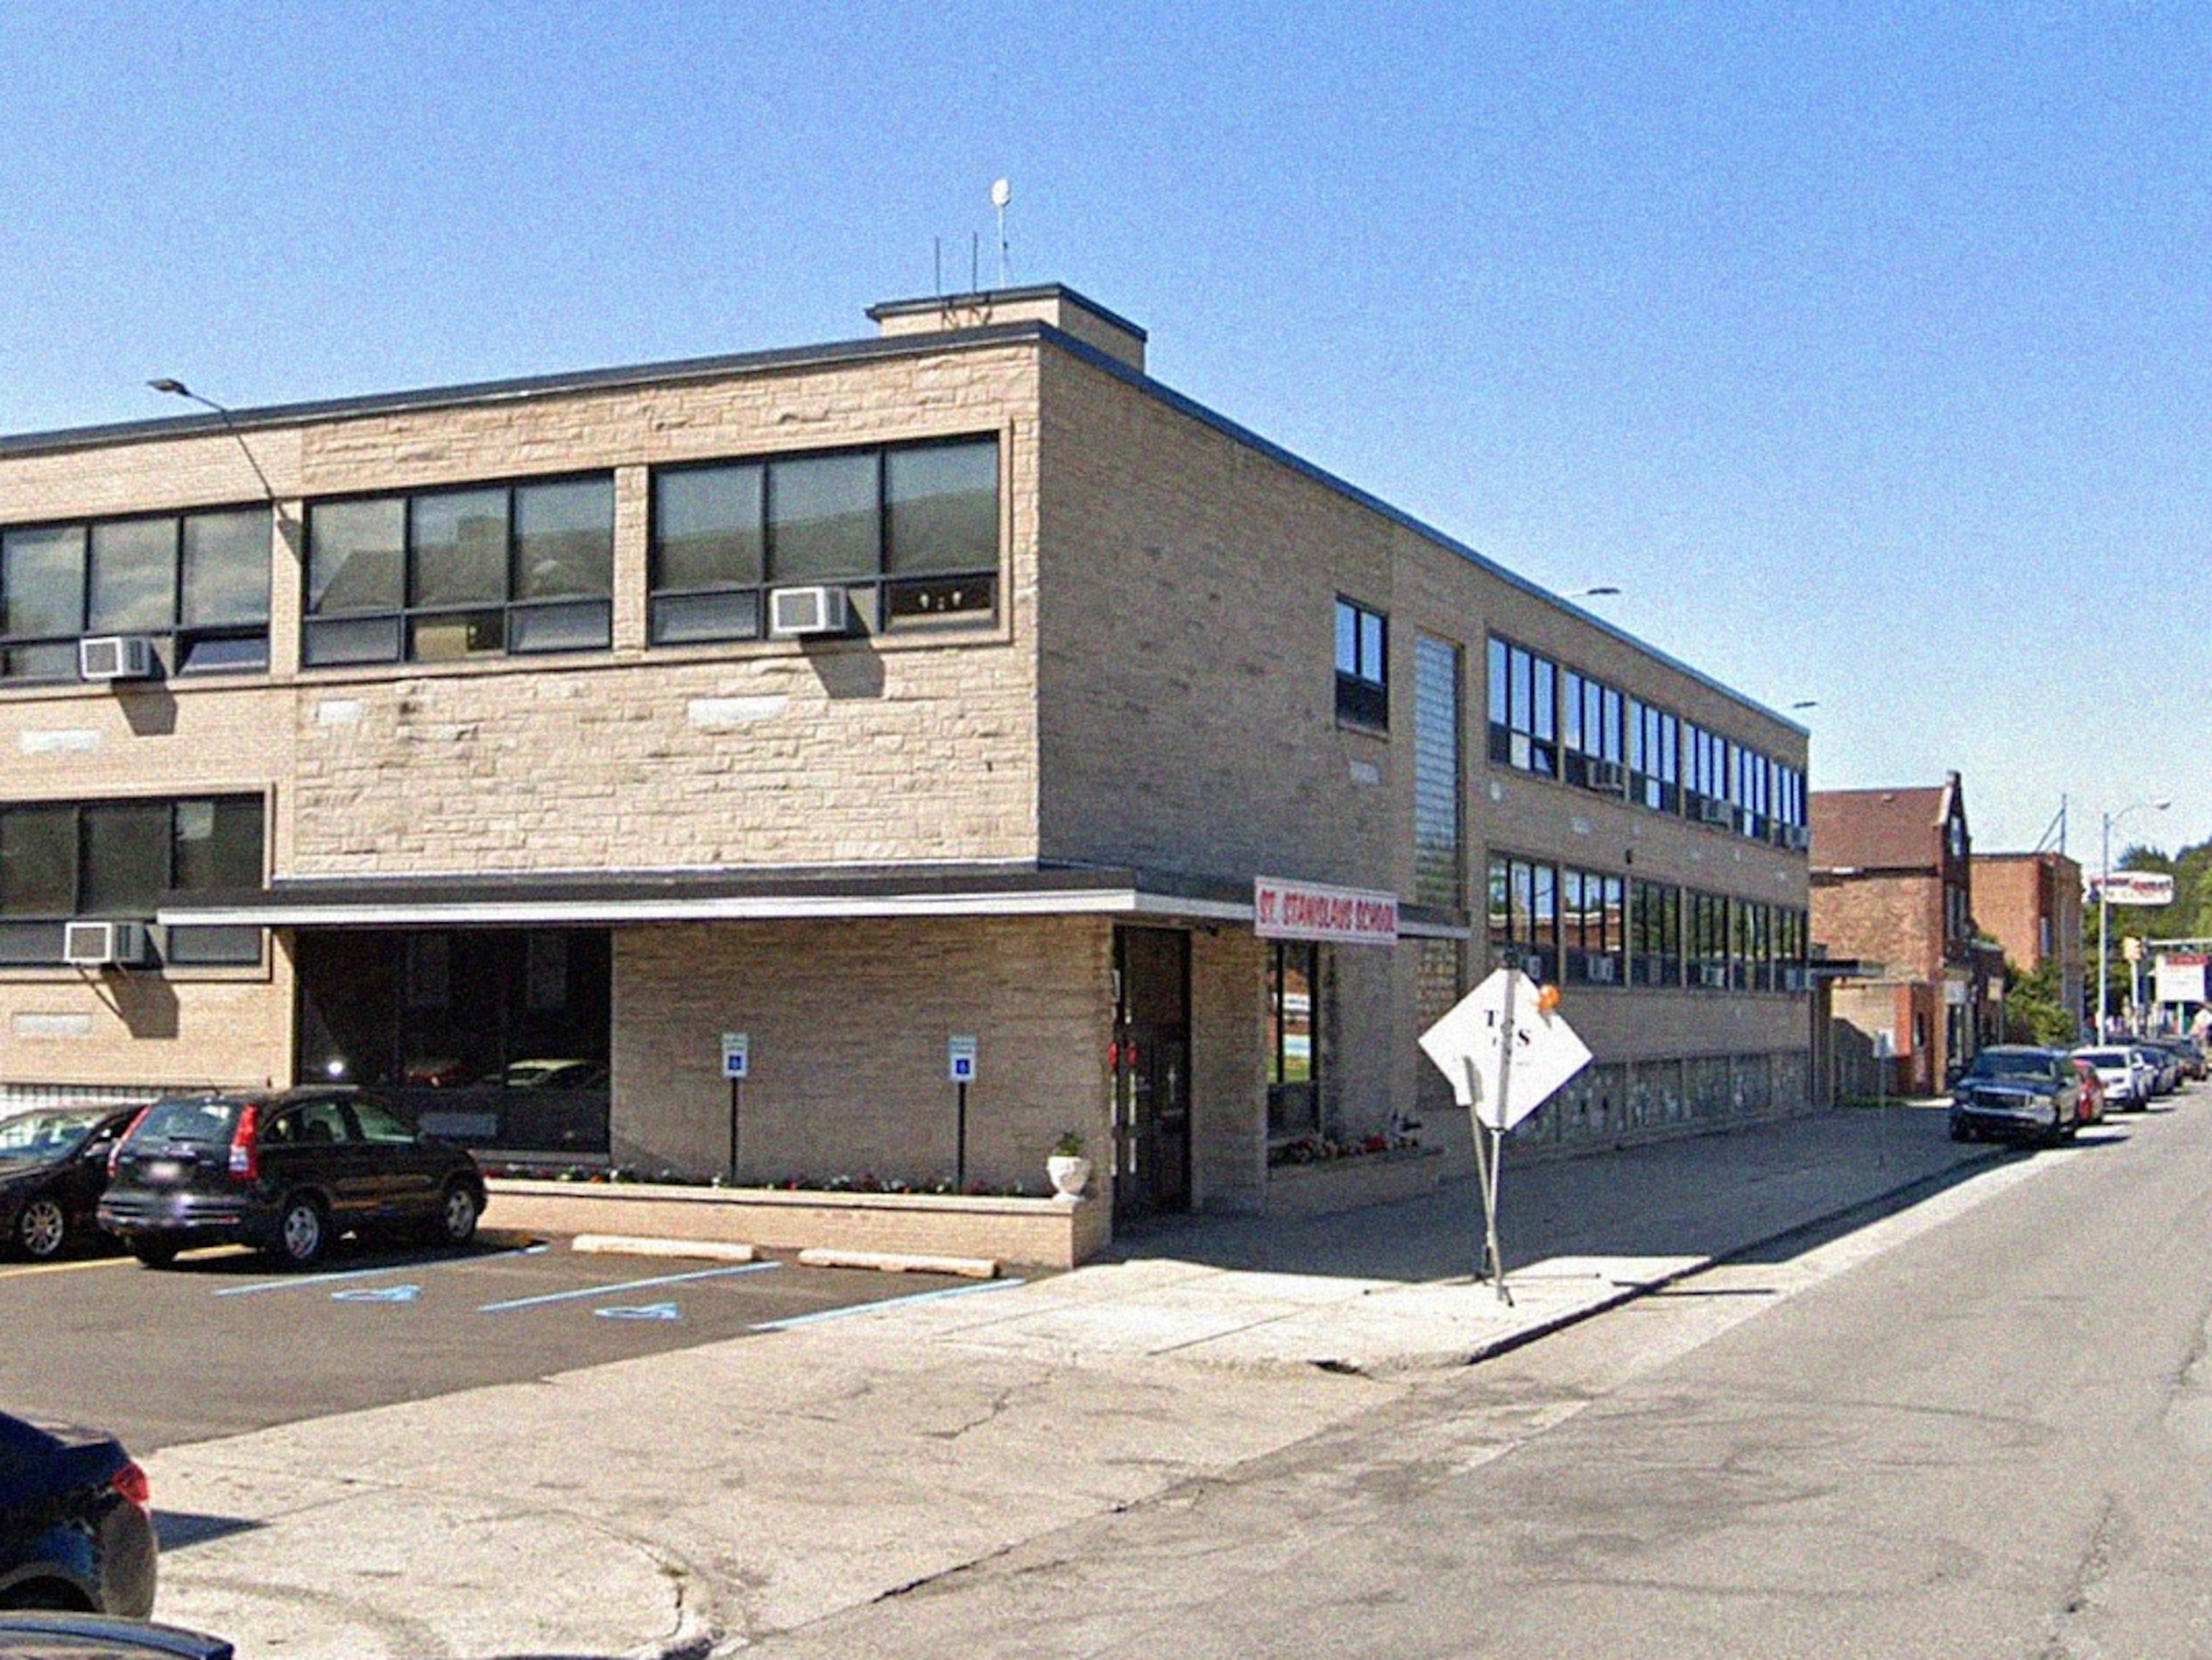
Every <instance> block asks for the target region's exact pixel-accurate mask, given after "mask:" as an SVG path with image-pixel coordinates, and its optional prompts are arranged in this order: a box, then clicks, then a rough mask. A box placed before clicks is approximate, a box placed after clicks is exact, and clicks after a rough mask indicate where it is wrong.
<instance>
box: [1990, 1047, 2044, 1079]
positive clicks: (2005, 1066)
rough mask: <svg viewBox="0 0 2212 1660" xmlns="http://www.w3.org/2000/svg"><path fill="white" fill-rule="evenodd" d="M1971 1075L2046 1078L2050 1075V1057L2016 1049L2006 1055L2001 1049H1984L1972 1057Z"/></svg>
mask: <svg viewBox="0 0 2212 1660" xmlns="http://www.w3.org/2000/svg"><path fill="white" fill-rule="evenodd" d="M1973 1075H1974V1076H1975V1077H1977V1078H2048V1077H2050V1076H2051V1059H2050V1057H2049V1056H2048V1055H2036V1054H2033V1053H2023V1052H2021V1051H2018V1050H2015V1051H2014V1052H2013V1053H2011V1054H2009V1055H2008V1054H2006V1053H2004V1052H2003V1051H2002V1050H1998V1049H1984V1050H1983V1051H1982V1052H1981V1053H1980V1054H1979V1055H1976V1056H1975V1057H1974V1068H1973Z"/></svg>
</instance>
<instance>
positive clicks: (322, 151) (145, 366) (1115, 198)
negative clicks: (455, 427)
mask: <svg viewBox="0 0 2212 1660" xmlns="http://www.w3.org/2000/svg"><path fill="white" fill-rule="evenodd" d="M0 77H4V79H3V80H0V155H5V156H6V158H7V165H6V167H5V168H4V170H0V199H4V201H5V204H6V208H7V215H6V218H7V223H8V225H9V232H10V234H9V238H8V246H9V247H10V248H12V250H13V253H12V255H11V257H10V258H9V260H8V280H7V283H6V285H5V288H4V290H0V431H9V432H17V431H25V430H32V429H46V428H52V427H61V426H73V425H79V424H83V423H94V422H102V421H112V420H117V419H124V418H131V417H144V416H151V415H155V414H161V413H167V412H173V410H174V409H175V406H174V405H173V404H166V403H165V402H164V401H163V400H161V399H158V398H155V396H154V395H153V394H151V393H149V392H145V391H144V390H143V385H142V383H143V381H144V380H145V379H146V378H147V377H148V376H149V375H155V374H173V375H177V376H179V377H181V378H183V379H185V380H187V381H189V382H191V385H192V386H194V387H195V388H197V389H198V390H201V391H204V392H207V393H209V394H210V395H211V396H213V397H216V398H221V399H222V400H224V401H225V402H228V403H232V404H256V403H269V402H280V401H288V400H292V399H298V398H320V397H325V396H336V395H339V394H344V393H350V392H371V391H376V390H381V389H389V388H397V387H402V386H416V385H422V384H429V383H438V382H443V381H451V380H467V379H473V378H480V377H487V376H499V375H508V374H530V373H535V372H539V371H545V370H552V369H559V368H578V367H585V366H590V365H596V364H607V363H619V362H640V361H646V360H650V359H653V358H658V357H664V356H684V355H690V354H697V353H708V352H720V351H734V350H748V349H752V348H757V347H766V346H775V345H784V344H799V343H801V342H806V341H813V340H822V339H833V338H843V337H852V336H854V335H857V334H860V333H864V332H866V331H867V325H866V323H865V321H864V320H863V319H862V318H861V316H860V312H861V309H862V307H865V306H866V305H867V304H868V303H870V302H871V301H875V300H878V299H882V298H886V297H890V296H893V295H910V294H915V293H921V292H927V290H928V289H929V288H930V286H931V282H932V271H931V240H932V238H933V237H934V236H939V235H941V236H943V237H944V238H945V246H946V249H947V265H948V267H949V268H950V269H949V272H948V275H950V276H954V277H964V276H965V272H966V267H967V247H968V238H969V234H970V233H971V232H973V231H976V230H979V229H980V230H985V231H986V232H987V228H988V225H989V221H990V210H989V208H988V205H987V199H986V193H987V189H988V187H989V185H990V181H991V180H992V179H994V178H995V177H998V176H1000V175H1001V174H1005V175H1007V176H1010V177H1011V178H1012V180H1013V183H1014V189H1015V202H1014V206H1013V210H1012V215H1011V216H1010V230H1011V234H1012V240H1013V256H1012V271H1013V276H1014V277H1015V279H1016V280H1017V281H1037V280H1043V279H1048V278H1051V279H1058V280H1061V281H1065V282H1068V283H1073V284H1074V285H1075V286H1077V287H1079V288H1081V289H1085V291H1087V292H1088V293H1090V294H1091V295H1093V296H1095V297H1096V298H1097V299H1098V300H1099V301H1102V302H1103V303H1104V304H1106V305H1108V306H1109V307H1114V308H1115V309H1116V310H1119V311H1121V312H1123V313H1126V314H1127V315H1129V316H1131V317H1133V318H1134V319H1136V320H1137V321H1139V322H1140V323H1142V324H1144V325H1146V327H1148V328H1149V329H1150V330H1151V331H1152V367H1153V369H1154V372H1155V373H1156V374H1158V375H1159V376H1160V377H1161V378H1162V379H1164V380H1167V381H1168V382H1169V383H1170V384H1171V385H1173V386H1176V387H1177V388H1179V389H1180V390H1182V391H1183V392H1188V393H1189V394H1190V395H1192V396H1194V397H1196V398H1199V399H1200V400H1201V401H1203V402H1205V403H1207V404H1211V405H1212V406H1213V407H1215V408H1217V409H1218V410H1222V411H1224V412H1225V413H1226V414H1228V415H1230V416H1231V417H1235V418H1236V419H1237V420H1240V421H1243V422H1244V423H1248V424H1249V425H1251V426H1253V427H1255V428H1256V429H1259V430H1260V431H1261V432H1263V433H1266V434H1267V435H1269V436H1271V437H1273V438H1275V439H1277V440H1279V441H1281V442H1283V443H1285V444H1286V445H1288V446H1290V447H1291V448H1293V449H1295V450H1297V451H1299V452H1300V453H1304V454H1305V455H1307V456H1309V457H1310V458H1311V459H1314V460H1316V462H1318V463H1320V464H1321V465H1324V466H1327V467H1329V468H1331V469H1333V470H1334V471H1338V472H1340V473H1342V474H1343V475H1345V476H1346V477H1349V478H1351V479H1352V480H1353V481H1354V482H1356V483H1359V484H1362V485H1364V486H1365V487H1367V488H1369V489H1373V490H1375V491H1376V492H1377V493H1379V494H1381V495H1383V496H1386V497H1388V498H1389V499H1390V500H1392V501H1394V502H1397V503H1399V504H1400V505H1401V506H1403V507H1405V508H1407V509H1409V510H1410V511H1412V512H1413V513H1416V514H1419V515H1421V516H1422V517H1424V518H1426V519H1428V520H1431V521H1432V522H1433V523H1435V524H1437V525H1439V526H1443V528H1445V529H1446V530H1448V531H1449V532H1453V533H1454V534H1455V535H1458V536H1460V537H1462V538H1464V539H1466V540H1468V541H1469V542H1471V543H1473V544H1475V545H1476V546H1478V547H1480V548H1481V549H1483V550H1485V551H1486V552H1487V553H1489V554H1491V555H1492V556H1495V557H1497V558H1498V559H1501V560H1503V561H1504V562H1508V563H1510V564H1511V565H1513V566H1515V567H1516V568H1518V569H1521V570H1523V571H1525V572H1526V573H1528V575H1531V576H1533V577H1534V578H1535V579H1536V580H1538V581H1542V582H1545V583H1547V584H1549V585H1552V586H1553V587H1559V588H1561V589H1565V590H1572V589H1575V588H1578V587H1585V586H1589V585H1591V584H1595V583H1613V584H1617V585H1619V586H1620V587H1621V588H1622V589H1624V590H1625V592H1624V593H1623V595H1622V596H1621V597H1620V599H1610V600H1597V601H1593V602H1591V603H1592V605H1594V606H1601V607H1602V608H1603V609H1604V611H1605V613H1606V614H1607V616H1609V617H1612V618H1613V619H1614V620H1615V621H1617V622H1619V623H1621V624H1622V625H1623V626H1625V627H1626V628H1628V629H1632V631H1634V632H1636V633H1638V634H1639V635H1643V636H1644V638H1646V639H1648V640H1650V641H1651V642H1654V643H1655V644H1656V645H1658V646H1661V647H1662V648H1665V649H1667V650H1668V651H1670V652H1673V653H1675V654H1679V655H1680V656H1682V657H1684V658H1686V659H1688V660H1690V661H1692V662H1693V663H1696V664H1698V665H1699V666H1701V667H1704V668H1705V669H1707V670H1708V671H1710V672H1712V673H1714V674H1716V675H1717V676H1719V677H1721V678H1723V679H1726V680H1728V681H1729V682H1730V683H1731V684H1735V685H1738V686H1740V687H1741V688H1742V689H1744V690H1746V691H1747V692H1749V693H1751V694H1752V695H1753V696H1757V697H1759V698H1761V699H1763V700H1765V701H1766V702H1769V703H1771V704H1774V705H1777V706H1784V705H1787V704H1789V703H1790V702H1795V701H1796V700H1798V699H1800V698H1817V699H1818V700H1819V702H1820V707H1819V708H1817V709H1815V710H1813V711H1811V712H1810V714H1808V716H1807V717H1806V718H1807V719H1808V721H1810V723H1811V725H1812V727H1813V728H1814V784H1815V787H1848V786H1860V785H1869V784H1887V783H1903V782H1920V781H1935V780H1936V779H1939V778H1940V777H1941V775H1942V772H1943V771H1944V770H1945V769H1947V768H1952V767H1956V768H1958V769H1960V770H1961V771H1962V772H1963V773H1964V774H1965V775H1966V782H1967V791H1968V796H1967V800H1968V804H1969V808H1970V812H1971V813H1972V818H1973V820H1974V824H1975V827H1976V839H1977V842H1978V844H1979V845H1981V846H1983V847H1984V848H1996V847H2001V846H2024V845H2026V844H2027V843H2028V842H2032V841H2033V839H2034V837H2035V836H2037V835H2038V834H2039V833H2040V832H2041V830H2042V829H2043V827H2044V825H2045V823H2046V822H2047V821H2048V820H2049V819H2050V818H2051V815H2052V814H2053V813H2054V812H2056V811H2057V806H2058V801H2059V797H2060V794H2061V793H2062V792H2070V793H2071V794H2072V796H2073V799H2074V802H2075V814H2074V820H2073V822H2074V827H2075V836H2074V840H2073V846H2074V848H2075V851H2076V852H2077V853H2078V852H2084V851H2086V852H2087V854H2089V856H2090V857H2091V858H2092V859H2093V857H2094V851H2095V841H2096V827H2097V826H2096V819H2097V814H2098V812H2099V811H2100V808H2102V807H2105V806H2120V805H2122V804H2124V803H2126V802H2128V801H2131V800H2136V799H2137V798H2139V797H2142V796H2144V795H2166V794H2171V795H2172V796H2173V797H2174V798H2175V799H2176V805H2175V807H2174V809H2173V811H2172V812H2171V813H2170V814H2167V815H2165V816H2164V817H2162V818H2160V817H2157V816H2154V815H2147V814H2138V815H2136V817H2135V818H2132V819H2130V827H2131V828H2132V827H2134V826H2136V825H2144V826H2146V828H2147V829H2148V830H2151V831H2152V832H2154V835H2155V836H2156V839H2159V840H2160V841H2164V842H2167V843H2169V844H2172V843H2175V842H2180V841H2184V840H2196V839H2199V838H2201V837H2202V836H2204V835H2205V834H2206V833H2207V832H2208V831H2209V830H2212V788H2208V786H2212V764H2208V761H2207V745H2206V741H2205V739H2206V726H2207V723H2206V718H2205V716H2206V709H2207V691H2208V682H2209V681H2212V676H2209V675H2208V671H2212V650H2208V647H2207V643H2206V629H2205V626H2204V622H2203V617H2204V611H2205V600H2204V593H2205V579H2206V573H2207V570H2208V553H2212V545H2208V544H2212V522H2208V517H2209V516H2208V504H2207V489H2208V477H2209V476H2212V475H2208V468H2207V453H2206V451H2207V443H2206V441H2207V437H2208V435H2212V388H2208V362H2207V350H2208V344H2207V343H2208V342H2212V305H2208V299H2212V283H2208V270H2212V267H2208V265H2207V258H2206V251H2207V249H2208V248H2212V199H2209V198H2212V9H2206V8H2203V7H2202V6H2194V5H2185V4H2171V5H2167V4H2156V3H2140V4H2102V3H2063V0H2049V3H2043V0H2031V3H2019V4H2007V5H1987V6H1980V7H1972V6H1964V5H1957V6H1933V5H1909V6H1908V5H1888V4H1881V3H1867V0H1857V3H1835V4H1826V5H1783V4H1771V5H1762V6H1746V7H1741V8H1731V7H1728V6H1725V5H1721V4H1699V5H1686V6H1681V7H1679V8H1675V9H1671V10H1670V9H1662V8H1656V7H1619V6H1606V7H1598V6H1589V7H1577V6H1571V5H1565V4H1547V5H1541V6H1484V7H1476V6H1468V5H1460V6H1448V7H1447V6H1439V7H1435V8H1431V9H1408V8H1394V7H1389V6H1382V5H1358V6H1347V7H1344V8H1341V9H1324V8H1317V7H1300V6H1295V5H1287V4H1271V5H1254V6H1232V5H1225V4H1189V3H1184V4H1176V5H1164V6H1148V7H1133V6H1132V7H1120V6H1110V5H1103V4H1090V5H1071V6H1057V5H1052V4H1041V3H1025V4H1022V5H1018V6H999V5H990V4H978V3H963V4H957V5H946V6H927V7H925V6H888V5H886V6H860V5H854V6H844V7H839V6H834V5H829V4H810V5H801V6H781V5H770V4H749V5H744V6H737V5H731V6H709V5H693V6H685V7H664V6H655V5H648V4H640V3H634V0H633V3H623V4H619V5H604V6H599V5H577V6H553V5H545V6H532V7H520V6H516V7H505V6H499V5H493V4H485V3H472V4H468V5H456V6H442V5H430V4H425V5H420V6H410V7H380V6H374V5H368V4H359V3H347V4H343V5H340V4H336V3H332V4H327V5H313V4H292V5H283V6H277V5H269V6H262V7H245V6H234V5H216V4H198V3H189V0H188V3H184V4H178V3H174V0H171V3H166V4H162V5H158V6H143V7H139V6H126V5H97V4H91V3H85V4H72V5H66V6H65V5H61V4H51V3H44V0H16V3H13V4H9V5H8V6H6V7H5V8H0ZM989 269H990V266H989V265H988V264H987V271H989ZM2119 639H2125V640H2127V641H2129V642H2132V643H2131V646H2130V649H2129V650H2127V651H2116V650H2115V649H2114V647H2113V643H2112V642H2116V641H2118V640H2119Z"/></svg>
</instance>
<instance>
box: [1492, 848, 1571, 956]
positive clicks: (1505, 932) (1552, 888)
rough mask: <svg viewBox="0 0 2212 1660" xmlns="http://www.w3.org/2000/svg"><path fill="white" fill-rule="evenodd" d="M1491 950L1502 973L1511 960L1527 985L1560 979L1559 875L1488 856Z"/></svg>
mask: <svg viewBox="0 0 2212 1660" xmlns="http://www.w3.org/2000/svg"><path fill="white" fill-rule="evenodd" d="M1490 950H1491V958H1492V962H1493V963H1494V964H1498V966H1500V967H1502V966H1504V964H1505V962H1506V960H1507V958H1508V957H1509V956H1510V958H1511V959H1512V960H1513V962H1514V963H1515V964H1516V965H1517V966H1518V967H1519V968H1520V970H1521V971H1522V973H1523V974H1526V975H1527V976H1528V977H1529V978H1530V979H1531V980H1534V981H1538V982H1546V981H1556V980H1557V979H1558V978H1559V871H1558V870H1557V868H1556V867H1554V866H1551V865H1547V864H1541V863H1538V862H1537V861H1535V860H1528V859H1515V858H1510V857H1509V856H1506V855H1504V854H1497V855H1493V856H1492V859H1491V861H1490Z"/></svg>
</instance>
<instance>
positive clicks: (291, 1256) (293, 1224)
mask: <svg viewBox="0 0 2212 1660" xmlns="http://www.w3.org/2000/svg"><path fill="white" fill-rule="evenodd" d="M330 1237H331V1225H330V1222H329V1220H328V1219H326V1218H325V1216H324V1215H323V1207H322V1205H321V1203H320V1202H319V1201H317V1200H316V1199H315V1197H314V1196H313V1195H312V1194H304V1193H303V1194H300V1195H295V1197H293V1198H290V1199H287V1200H286V1201H284V1209H283V1213H282V1214H281V1215H280V1216H279V1218H278V1219H277V1223H276V1255H277V1256H280V1257H282V1258H283V1260H284V1262H286V1263H287V1264H288V1265H289V1266H290V1267H292V1268H307V1267H310V1266H312V1265H313V1263H315V1262H319V1261H320V1260H321V1259H322V1255H323V1250H324V1247H325V1246H326V1245H327V1244H329V1243H330Z"/></svg>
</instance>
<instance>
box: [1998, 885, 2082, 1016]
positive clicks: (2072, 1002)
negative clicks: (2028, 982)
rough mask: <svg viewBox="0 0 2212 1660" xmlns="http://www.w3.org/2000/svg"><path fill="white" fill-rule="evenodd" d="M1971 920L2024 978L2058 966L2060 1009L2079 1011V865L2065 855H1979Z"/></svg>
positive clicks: (2080, 970)
mask: <svg viewBox="0 0 2212 1660" xmlns="http://www.w3.org/2000/svg"><path fill="white" fill-rule="evenodd" d="M1973 881H1974V889H1973V893H1974V921H1975V922H1976V924H1977V925H1978V926H1979V927H1980V928H1981V929H1982V931H1983V932H1984V933H1987V934H1988V935H1990V937H1991V938H1992V939H1996V941H1997V943H1998V944H1999V945H2001V946H2003V947H2004V954H2005V960H2006V961H2008V962H2009V963H2010V964H2012V965H2013V966H2014V967H2015V968H2017V969H2018V970H2021V972H2022V973H2023V974H2033V973H2034V972H2035V971H2036V970H2039V969H2040V968H2041V967H2042V966H2043V965H2044V964H2045V963H2049V962H2054V961H2055V962H2056V963H2057V964H2058V999H2059V1006H2060V1007H2062V1008H2064V1009H2066V1010H2068V1011H2069V1012H2071V1013H2073V1014H2074V1015H2075V1017H2076V1018H2079V1017H2080V1015H2081V1006H2082V996H2083V991H2084V988H2085V984H2086V982H2085V979H2084V974H2085V969H2084V965H2083V962H2082V952H2081V866H2080V865H2078V864H2076V863H2075V861H2074V860H2071V859H2069V858H2068V857H2067V856H2066V855H2065V854H2063V853H1978V854H1975V855H1974V856H1973Z"/></svg>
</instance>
